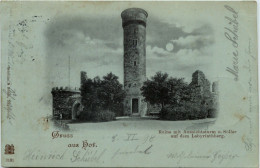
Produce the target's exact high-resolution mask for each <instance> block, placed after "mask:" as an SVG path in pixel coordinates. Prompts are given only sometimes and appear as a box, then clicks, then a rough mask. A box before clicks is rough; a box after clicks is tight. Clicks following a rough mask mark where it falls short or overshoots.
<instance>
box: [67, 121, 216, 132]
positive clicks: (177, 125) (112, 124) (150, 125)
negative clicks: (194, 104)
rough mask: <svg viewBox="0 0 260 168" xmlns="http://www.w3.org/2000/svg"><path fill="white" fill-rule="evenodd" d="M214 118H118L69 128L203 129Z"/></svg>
mask: <svg viewBox="0 0 260 168" xmlns="http://www.w3.org/2000/svg"><path fill="white" fill-rule="evenodd" d="M215 120H216V119H209V118H208V119H202V120H185V121H164V120H155V119H145V118H144V119H138V118H133V119H129V118H120V119H117V120H115V121H109V122H98V123H93V122H86V123H70V124H68V126H69V129H70V130H80V129H84V130H86V129H91V130H95V129H97V130H100V129H101V130H110V129H112V130H120V129H123V130H133V129H142V130H144V129H146V130H154V129H165V130H169V129H173V128H174V129H203V128H206V127H209V126H211V125H212V124H214V122H215Z"/></svg>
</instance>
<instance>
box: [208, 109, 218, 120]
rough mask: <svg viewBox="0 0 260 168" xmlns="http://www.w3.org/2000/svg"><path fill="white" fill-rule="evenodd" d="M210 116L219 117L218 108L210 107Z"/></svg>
mask: <svg viewBox="0 0 260 168" xmlns="http://www.w3.org/2000/svg"><path fill="white" fill-rule="evenodd" d="M207 117H208V118H215V117H217V110H216V109H215V108H210V109H208V116H207Z"/></svg>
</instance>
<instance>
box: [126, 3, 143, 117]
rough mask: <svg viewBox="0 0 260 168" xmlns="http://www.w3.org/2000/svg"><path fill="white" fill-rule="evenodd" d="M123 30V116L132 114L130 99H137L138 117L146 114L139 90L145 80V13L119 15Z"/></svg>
mask: <svg viewBox="0 0 260 168" xmlns="http://www.w3.org/2000/svg"><path fill="white" fill-rule="evenodd" d="M121 17H122V20H123V24H122V25H123V28H124V89H125V91H126V98H125V101H124V104H125V105H124V113H125V115H131V114H132V99H133V98H137V99H138V115H141V116H144V115H145V114H146V108H147V107H146V103H145V102H144V98H143V96H142V95H141V90H140V88H141V87H142V85H143V82H144V81H145V80H146V44H145V43H146V17H147V13H146V12H145V11H144V10H142V9H138V8H130V9H127V10H125V11H123V12H122V14H121Z"/></svg>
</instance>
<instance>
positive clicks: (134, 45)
mask: <svg viewBox="0 0 260 168" xmlns="http://www.w3.org/2000/svg"><path fill="white" fill-rule="evenodd" d="M136 46H137V39H133V47H134V48H135V47H136Z"/></svg>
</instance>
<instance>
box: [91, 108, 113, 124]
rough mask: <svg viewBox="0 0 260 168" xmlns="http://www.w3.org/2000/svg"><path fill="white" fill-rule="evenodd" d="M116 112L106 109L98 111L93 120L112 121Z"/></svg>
mask: <svg viewBox="0 0 260 168" xmlns="http://www.w3.org/2000/svg"><path fill="white" fill-rule="evenodd" d="M115 119H116V117H115V113H114V112H111V111H108V110H104V111H100V112H96V113H94V114H93V120H92V121H97V122H100V121H112V120H115Z"/></svg>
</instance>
